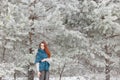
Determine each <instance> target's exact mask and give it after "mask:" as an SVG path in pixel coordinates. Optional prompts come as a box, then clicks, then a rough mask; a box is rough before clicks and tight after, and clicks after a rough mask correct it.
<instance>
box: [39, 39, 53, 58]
mask: <svg viewBox="0 0 120 80" xmlns="http://www.w3.org/2000/svg"><path fill="white" fill-rule="evenodd" d="M41 44H44V47H45V49H44V50H45V52H46V53H47V55H48V58H50V57H51V53H50V50H49V49H48V46H47V43H46V42H45V41H42V42H41V43H40V44H39V47H40V46H41Z"/></svg>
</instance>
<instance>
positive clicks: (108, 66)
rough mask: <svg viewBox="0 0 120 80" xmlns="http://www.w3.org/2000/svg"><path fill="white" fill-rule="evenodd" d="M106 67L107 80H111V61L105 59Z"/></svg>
mask: <svg viewBox="0 0 120 80" xmlns="http://www.w3.org/2000/svg"><path fill="white" fill-rule="evenodd" d="M105 62H106V65H105V78H106V79H105V80H110V65H109V60H108V59H105Z"/></svg>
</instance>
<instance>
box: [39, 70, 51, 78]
mask: <svg viewBox="0 0 120 80" xmlns="http://www.w3.org/2000/svg"><path fill="white" fill-rule="evenodd" d="M39 80H49V71H41V75H40V78H39Z"/></svg>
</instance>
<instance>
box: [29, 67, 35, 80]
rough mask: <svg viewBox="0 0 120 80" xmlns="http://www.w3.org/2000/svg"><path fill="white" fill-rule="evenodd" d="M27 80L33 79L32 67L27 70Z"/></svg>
mask: <svg viewBox="0 0 120 80" xmlns="http://www.w3.org/2000/svg"><path fill="white" fill-rule="evenodd" d="M28 80H34V70H33V69H31V70H29V71H28Z"/></svg>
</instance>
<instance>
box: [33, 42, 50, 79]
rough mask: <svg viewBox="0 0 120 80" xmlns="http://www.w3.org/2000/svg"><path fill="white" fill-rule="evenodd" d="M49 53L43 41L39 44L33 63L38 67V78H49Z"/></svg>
mask: <svg viewBox="0 0 120 80" xmlns="http://www.w3.org/2000/svg"><path fill="white" fill-rule="evenodd" d="M50 56H51V53H50V51H49V49H48V47H47V44H46V42H45V41H43V42H41V43H40V44H39V48H38V52H37V54H36V59H35V64H36V65H37V68H38V77H39V80H49V67H50V64H49V61H50Z"/></svg>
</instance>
